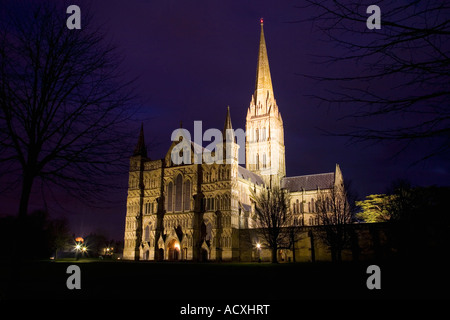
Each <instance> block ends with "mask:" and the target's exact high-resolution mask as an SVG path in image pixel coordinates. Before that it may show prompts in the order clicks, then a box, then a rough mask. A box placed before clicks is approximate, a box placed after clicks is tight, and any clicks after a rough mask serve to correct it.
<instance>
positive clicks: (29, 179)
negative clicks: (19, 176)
mask: <svg viewBox="0 0 450 320" xmlns="http://www.w3.org/2000/svg"><path fill="white" fill-rule="evenodd" d="M33 180H34V177H33V176H31V175H30V174H28V173H25V174H24V177H23V180H22V192H21V194H20V204H19V219H23V218H25V217H26V216H27V213H28V203H29V201H30V195H31V188H32V186H33Z"/></svg>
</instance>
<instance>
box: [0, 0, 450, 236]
mask: <svg viewBox="0 0 450 320" xmlns="http://www.w3.org/2000/svg"><path fill="white" fill-rule="evenodd" d="M71 4H78V5H79V6H80V8H81V13H82V16H83V10H84V8H85V7H87V4H89V6H90V11H91V14H92V16H93V21H94V22H95V23H98V24H99V25H102V26H103V28H104V29H105V31H106V33H107V36H108V37H109V38H110V40H111V41H112V42H114V43H115V44H116V45H117V47H118V51H119V52H120V53H121V54H122V55H123V56H124V61H123V70H124V71H125V72H126V73H127V77H130V78H133V77H136V76H138V77H139V78H138V80H137V82H136V91H137V93H138V94H139V98H140V101H141V102H140V105H139V107H140V114H139V115H137V116H136V130H135V132H136V139H135V140H136V141H137V138H138V133H139V126H140V123H141V122H143V124H144V130H145V139H146V143H147V148H148V150H149V151H148V154H149V157H150V158H151V159H159V158H162V157H164V156H165V154H166V152H167V150H168V148H169V146H170V143H171V141H170V135H171V133H172V131H173V130H174V129H176V128H178V127H179V125H180V121H182V123H183V127H184V128H186V129H188V130H189V131H191V132H193V123H194V121H196V120H202V121H203V130H206V129H208V128H219V129H222V128H223V124H224V121H225V115H226V108H227V106H228V105H229V106H230V111H231V117H232V123H233V128H234V129H237V128H242V129H245V116H246V114H247V108H248V107H249V103H250V99H251V95H252V93H253V90H254V86H255V76H256V63H257V54H258V44H259V35H260V24H259V19H260V18H261V17H263V18H264V32H265V39H266V43H267V50H268V56H269V63H270V69H271V75H272V83H273V88H274V94H275V98H276V100H277V104H278V106H279V110H280V112H281V114H282V116H283V121H284V132H285V146H286V170H287V175H288V176H296V175H304V174H314V173H324V172H331V171H333V170H334V168H335V164H336V163H338V164H339V165H340V167H341V169H342V172H343V175H344V178H345V179H350V180H351V181H352V183H353V187H354V188H355V189H356V191H357V193H358V195H359V196H360V197H364V196H366V195H368V194H373V193H383V192H385V191H386V188H387V187H388V186H389V184H390V183H391V182H392V181H393V180H395V179H397V178H407V179H409V180H410V181H411V182H412V183H413V184H415V185H423V186H425V185H432V184H437V185H443V184H447V183H448V181H450V179H449V162H448V158H447V159H445V158H444V157H439V158H434V159H432V160H429V161H426V162H421V163H419V164H414V161H415V160H417V156H418V155H420V154H421V153H422V152H423V151H422V150H421V148H422V146H421V145H417V146H415V147H414V148H413V149H411V150H408V151H406V152H405V153H403V154H401V155H399V156H397V157H393V156H394V155H395V153H396V151H397V149H396V146H395V145H380V144H375V145H373V144H355V143H349V140H348V139H347V138H343V137H334V136H327V135H324V134H323V131H322V130H326V131H345V130H346V129H347V128H349V127H350V126H353V125H358V123H356V122H355V120H349V119H347V120H339V119H340V118H341V117H342V116H344V115H346V114H348V112H349V110H346V109H345V107H344V106H343V107H340V108H330V107H329V106H326V105H319V103H318V101H317V100H315V99H313V98H311V97H310V95H311V94H317V93H320V92H321V91H322V90H338V88H336V87H332V86H333V84H332V83H327V84H326V85H327V87H326V88H325V87H324V86H325V83H317V82H316V81H314V80H312V79H309V78H306V77H303V76H301V74H319V75H324V74H327V72H331V73H334V72H336V73H339V71H340V69H339V68H340V67H339V66H333V67H331V68H330V66H327V65H324V64H320V63H317V58H316V57H315V56H317V55H324V54H328V53H330V52H333V50H342V49H337V48H335V45H334V44H333V43H330V42H328V41H324V37H323V35H322V34H321V33H320V31H318V30H317V28H315V27H314V26H312V25H311V23H294V22H295V21H298V20H300V19H302V18H305V17H307V16H308V14H309V13H308V10H307V9H301V8H297V7H296V6H299V5H302V4H303V3H302V1H286V0H283V1H261V0H258V1H256V0H253V1H249V0H248V1H242V0H239V1H211V0H208V1H173V0H169V1H166V0H165V1H145V0H127V1H112V0H108V1H99V0H96V1H71ZM384 10H388V8H384ZM62 14H65V13H64V12H62ZM82 23H83V21H82ZM366 121H367V120H366ZM366 123H367V122H366ZM207 144H209V142H205V143H204V146H206V145H207ZM133 148H134V146H133V145H130V155H131V153H132V151H133ZM118 183H120V184H121V185H123V191H122V192H120V193H119V194H117V195H115V200H119V201H117V202H118V203H119V204H117V205H116V204H114V205H111V206H110V207H108V208H107V209H95V208H91V207H86V206H85V205H83V204H81V203H79V202H77V201H72V202H69V201H67V202H66V203H65V208H64V209H62V208H59V207H58V206H57V205H56V204H52V201H53V200H52V199H51V197H49V196H48V198H47V199H46V201H47V202H48V203H47V204H48V205H49V207H50V208H53V210H54V212H55V213H57V215H60V216H65V217H67V218H68V219H69V221H70V222H71V228H72V231H73V233H76V234H80V235H87V234H88V233H89V232H94V231H98V232H103V233H105V234H107V236H109V237H111V238H115V239H117V240H122V238H123V230H124V221H125V213H126V212H125V209H126V196H127V186H126V185H127V177H126V176H125V177H124V178H123V180H121V181H119V182H118ZM60 196H61V197H63V198H64V195H60ZM2 198H3V199H2V202H3V203H5V205H6V207H7V208H8V207H10V208H13V210H16V208H17V206H18V205H17V202H14V201H16V200H15V199H14V195H11V194H9V195H2ZM8 200H12V201H11V202H9V201H8ZM120 203H121V204H120ZM41 204H42V195H41V194H40V193H38V192H35V194H34V195H33V198H32V202H31V205H30V210H32V209H35V208H39V206H41Z"/></svg>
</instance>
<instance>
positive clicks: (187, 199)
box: [183, 180, 191, 211]
mask: <svg viewBox="0 0 450 320" xmlns="http://www.w3.org/2000/svg"><path fill="white" fill-rule="evenodd" d="M183 202H184V210H185V211H189V210H191V181H190V180H186V181H185V182H184V199H183Z"/></svg>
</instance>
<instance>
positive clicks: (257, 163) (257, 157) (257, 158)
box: [256, 153, 259, 170]
mask: <svg viewBox="0 0 450 320" xmlns="http://www.w3.org/2000/svg"><path fill="white" fill-rule="evenodd" d="M256 170H259V154H258V153H257V154H256Z"/></svg>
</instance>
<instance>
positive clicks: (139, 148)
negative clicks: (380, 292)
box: [133, 123, 147, 157]
mask: <svg viewBox="0 0 450 320" xmlns="http://www.w3.org/2000/svg"><path fill="white" fill-rule="evenodd" d="M133 156H143V157H147V147H146V146H145V141H144V124H143V123H141V131H140V133H139V139H138V142H137V144H136V147H135V148H134V153H133Z"/></svg>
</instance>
